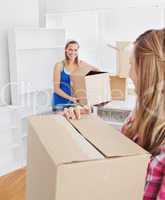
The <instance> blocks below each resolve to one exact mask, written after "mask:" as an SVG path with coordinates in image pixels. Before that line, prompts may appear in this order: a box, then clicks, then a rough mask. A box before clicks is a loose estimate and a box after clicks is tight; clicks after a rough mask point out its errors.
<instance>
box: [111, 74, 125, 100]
mask: <svg viewBox="0 0 165 200" xmlns="http://www.w3.org/2000/svg"><path fill="white" fill-rule="evenodd" d="M109 78H110V94H111V98H112V100H125V99H126V96H127V83H126V81H127V80H126V78H124V77H120V76H112V75H110V76H109Z"/></svg>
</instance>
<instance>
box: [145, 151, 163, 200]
mask: <svg viewBox="0 0 165 200" xmlns="http://www.w3.org/2000/svg"><path fill="white" fill-rule="evenodd" d="M164 184H165V153H164V152H162V153H160V154H159V155H157V156H155V157H153V158H152V159H151V161H150V163H149V166H148V171H147V176H146V185H145V190H144V197H143V200H157V199H158V200H164V198H163V197H165V191H164V189H165V185H164Z"/></svg>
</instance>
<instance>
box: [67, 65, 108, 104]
mask: <svg viewBox="0 0 165 200" xmlns="http://www.w3.org/2000/svg"><path fill="white" fill-rule="evenodd" d="M71 79H72V88H73V93H74V96H75V97H77V98H79V99H80V100H79V103H80V104H81V105H86V104H88V105H96V104H100V103H104V102H108V101H110V100H111V94H110V93H109V91H110V86H109V74H108V73H107V72H101V71H93V69H92V68H91V67H87V66H86V67H80V68H78V69H77V70H76V71H74V72H73V73H72V74H71Z"/></svg>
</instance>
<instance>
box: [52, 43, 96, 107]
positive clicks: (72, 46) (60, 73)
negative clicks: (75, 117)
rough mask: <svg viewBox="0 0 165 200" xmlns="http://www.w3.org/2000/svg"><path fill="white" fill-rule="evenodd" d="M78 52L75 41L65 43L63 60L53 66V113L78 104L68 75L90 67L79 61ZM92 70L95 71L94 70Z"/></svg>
mask: <svg viewBox="0 0 165 200" xmlns="http://www.w3.org/2000/svg"><path fill="white" fill-rule="evenodd" d="M78 50H79V44H78V42H77V41H74V40H71V41H69V42H67V44H66V45H65V59H64V60H63V61H62V62H59V63H56V65H55V68H54V74H53V82H54V92H53V102H52V107H53V111H61V110H63V109H64V108H65V107H68V106H71V105H72V106H74V105H75V104H77V103H78V99H77V98H75V97H74V96H73V95H72V87H71V80H70V74H71V73H72V72H73V71H75V70H76V69H77V68H78V67H83V66H91V65H89V64H87V63H86V62H84V61H81V60H79V58H78ZM91 67H92V66H91ZM93 68H94V67H93ZM94 69H95V70H96V68H94Z"/></svg>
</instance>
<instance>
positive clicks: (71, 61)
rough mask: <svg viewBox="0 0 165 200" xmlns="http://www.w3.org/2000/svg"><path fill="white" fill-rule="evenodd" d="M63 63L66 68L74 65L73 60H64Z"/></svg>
mask: <svg viewBox="0 0 165 200" xmlns="http://www.w3.org/2000/svg"><path fill="white" fill-rule="evenodd" d="M64 63H65V65H67V66H69V65H70V66H71V65H75V64H76V63H75V60H64Z"/></svg>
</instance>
